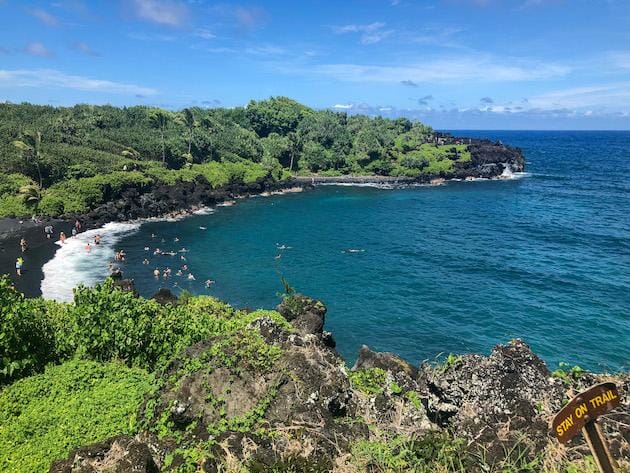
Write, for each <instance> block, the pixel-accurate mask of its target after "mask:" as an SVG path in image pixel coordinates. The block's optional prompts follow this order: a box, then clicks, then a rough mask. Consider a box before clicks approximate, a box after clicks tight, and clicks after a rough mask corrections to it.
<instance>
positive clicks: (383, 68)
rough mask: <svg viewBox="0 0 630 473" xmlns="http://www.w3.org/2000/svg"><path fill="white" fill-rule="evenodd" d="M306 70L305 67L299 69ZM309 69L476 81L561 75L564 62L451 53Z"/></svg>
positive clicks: (346, 77) (344, 75) (339, 75)
mask: <svg viewBox="0 0 630 473" xmlns="http://www.w3.org/2000/svg"><path fill="white" fill-rule="evenodd" d="M303 72H309V71H303ZM310 72H311V73H315V74H318V75H323V76H328V77H332V78H334V79H337V80H341V81H346V82H379V83H400V81H401V80H407V81H413V82H415V83H420V82H425V83H426V82H438V81H462V80H468V81H479V82H521V81H533V80H542V79H551V78H558V77H563V76H565V75H566V74H568V73H569V72H570V69H569V68H568V67H566V66H562V65H558V64H548V63H542V62H536V61H517V60H509V59H508V60H497V59H494V58H492V57H485V58H484V57H482V56H479V57H460V58H458V57H453V58H445V59H433V60H427V61H424V62H422V63H418V64H415V65H403V66H401V65H363V64H320V65H315V66H313V67H312V68H311V69H310Z"/></svg>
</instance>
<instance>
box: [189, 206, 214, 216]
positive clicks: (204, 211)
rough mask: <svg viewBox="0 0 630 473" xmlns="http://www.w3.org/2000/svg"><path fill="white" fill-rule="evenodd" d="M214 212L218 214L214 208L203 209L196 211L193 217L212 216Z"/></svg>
mask: <svg viewBox="0 0 630 473" xmlns="http://www.w3.org/2000/svg"><path fill="white" fill-rule="evenodd" d="M214 212H216V209H213V208H212V207H201V208H200V209H197V210H195V211H194V212H193V215H210V214H212V213H214Z"/></svg>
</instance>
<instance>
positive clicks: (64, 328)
mask: <svg viewBox="0 0 630 473" xmlns="http://www.w3.org/2000/svg"><path fill="white" fill-rule="evenodd" d="M0 316H1V322H2V323H1V324H0V384H2V383H6V382H8V381H11V380H13V379H17V378H20V377H23V376H26V375H29V374H32V373H34V372H37V371H41V370H42V369H43V367H44V366H45V364H46V363H49V362H55V363H57V362H61V361H64V360H66V359H69V358H72V357H75V356H78V357H80V358H83V359H90V360H97V361H109V360H113V359H117V360H122V361H123V362H125V363H126V364H127V365H129V366H136V367H140V368H144V369H149V370H154V369H158V368H161V367H164V366H165V365H166V364H167V363H168V361H169V360H170V359H171V358H172V357H173V356H175V355H176V354H177V353H178V352H179V350H181V349H182V348H185V347H187V346H189V345H192V344H193V343H195V342H198V341H200V340H205V339H208V338H211V337H214V336H218V335H230V334H235V333H237V332H238V331H241V330H243V329H245V327H247V325H248V324H249V323H250V322H251V321H253V320H254V319H256V318H259V317H262V316H268V317H271V318H272V319H274V320H275V321H276V322H278V323H280V324H281V325H283V326H285V327H287V328H288V327H289V325H288V323H287V322H286V321H285V320H284V319H283V318H282V316H280V314H278V313H277V312H274V311H256V312H250V313H247V312H244V311H239V310H235V309H233V308H232V307H230V306H229V305H227V304H225V303H223V302H220V301H218V300H216V299H214V298H212V297H208V296H199V297H192V298H190V299H188V300H187V301H186V303H185V304H181V305H176V306H161V305H160V304H158V303H157V302H155V301H154V300H150V299H144V298H138V297H134V296H133V294H131V293H129V292H123V291H120V290H117V289H115V288H114V286H113V284H112V282H111V281H106V282H105V283H103V284H101V285H98V286H96V287H94V288H86V287H79V288H77V289H75V300H74V303H72V304H60V303H56V302H50V301H48V302H45V301H43V300H41V299H26V298H24V297H23V296H22V295H21V294H19V293H17V292H15V291H14V290H13V289H12V288H11V286H10V283H9V281H8V279H7V278H2V279H0Z"/></svg>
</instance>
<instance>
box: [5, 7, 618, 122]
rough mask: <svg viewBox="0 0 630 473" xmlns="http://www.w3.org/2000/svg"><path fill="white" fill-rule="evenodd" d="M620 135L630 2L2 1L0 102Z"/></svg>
mask: <svg viewBox="0 0 630 473" xmlns="http://www.w3.org/2000/svg"><path fill="white" fill-rule="evenodd" d="M278 95H282V96H288V97H291V98H293V99H295V100H298V101H299V102H302V103H304V104H306V105H309V106H311V107H314V108H318V109H324V108H328V109H332V110H337V111H345V112H348V113H366V114H369V115H382V116H386V117H398V116H405V117H409V118H414V119H419V120H421V121H423V122H425V123H427V124H429V125H431V126H433V127H434V128H438V129H570V130H578V129H593V130H595V129H625V130H630V0H338V1H324V0H298V1H279V0H273V1H265V2H263V1H259V2H254V3H228V2H223V3H221V2H213V1H204V0H103V1H98V0H94V1H87V0H57V1H24V0H23V1H18V0H0V101H9V102H23V101H28V102H34V103H41V104H51V105H73V104H76V103H93V104H105V103H109V104H113V105H136V104H143V105H150V106H160V107H166V108H170V109H181V108H184V107H188V106H201V107H218V106H220V107H234V106H241V105H246V104H247V103H248V102H249V101H250V100H260V99H264V98H267V97H269V96H278Z"/></svg>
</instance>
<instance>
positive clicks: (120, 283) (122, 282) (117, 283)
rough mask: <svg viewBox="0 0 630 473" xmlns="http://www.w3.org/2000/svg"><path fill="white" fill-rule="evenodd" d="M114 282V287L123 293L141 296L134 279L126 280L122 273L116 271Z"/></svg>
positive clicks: (113, 275)
mask: <svg viewBox="0 0 630 473" xmlns="http://www.w3.org/2000/svg"><path fill="white" fill-rule="evenodd" d="M112 280H113V285H114V287H116V288H118V289H120V290H122V291H126V292H132V293H133V294H134V296H136V297H138V296H139V294H138V291H137V290H136V284H135V283H134V281H133V279H124V278H123V277H122V273H121V272H120V271H116V272H114V273H113V274H112Z"/></svg>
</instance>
